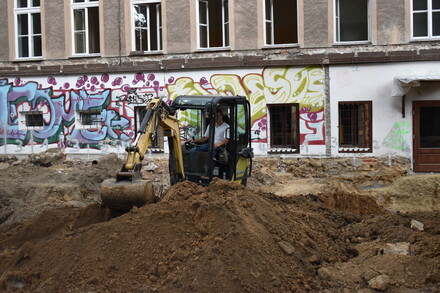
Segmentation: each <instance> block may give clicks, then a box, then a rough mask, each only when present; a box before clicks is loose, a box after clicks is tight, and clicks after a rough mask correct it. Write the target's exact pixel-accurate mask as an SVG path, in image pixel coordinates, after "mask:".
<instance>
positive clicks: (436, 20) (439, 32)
mask: <svg viewBox="0 0 440 293" xmlns="http://www.w3.org/2000/svg"><path fill="white" fill-rule="evenodd" d="M432 35H433V36H440V12H436V13H433V14H432Z"/></svg>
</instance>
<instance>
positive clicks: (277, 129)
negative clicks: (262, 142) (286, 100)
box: [267, 103, 299, 153]
mask: <svg viewBox="0 0 440 293" xmlns="http://www.w3.org/2000/svg"><path fill="white" fill-rule="evenodd" d="M267 107H268V109H269V120H270V121H269V125H270V150H269V153H298V152H299V112H298V108H299V104H297V103H295V104H276V105H267Z"/></svg>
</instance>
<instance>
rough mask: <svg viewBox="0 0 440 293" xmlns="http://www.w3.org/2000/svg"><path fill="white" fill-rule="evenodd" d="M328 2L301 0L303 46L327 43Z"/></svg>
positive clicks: (319, 45)
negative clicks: (302, 8) (302, 9)
mask: <svg viewBox="0 0 440 293" xmlns="http://www.w3.org/2000/svg"><path fill="white" fill-rule="evenodd" d="M330 1H333V0H330ZM328 2H329V0H305V1H303V7H304V11H303V21H302V23H303V25H302V30H303V38H304V39H303V43H302V44H301V45H303V46H304V47H326V46H327V45H328V44H329V40H328V31H329V29H330V28H329V25H328V24H329V21H328V13H327V12H328V7H329V6H328ZM300 22H301V21H300Z"/></svg>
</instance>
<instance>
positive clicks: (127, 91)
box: [0, 66, 325, 150]
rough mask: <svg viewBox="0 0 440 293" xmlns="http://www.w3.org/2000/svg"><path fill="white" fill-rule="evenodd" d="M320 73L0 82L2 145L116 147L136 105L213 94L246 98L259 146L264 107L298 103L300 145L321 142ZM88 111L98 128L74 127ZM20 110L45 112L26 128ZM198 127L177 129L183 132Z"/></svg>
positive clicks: (129, 131)
mask: <svg viewBox="0 0 440 293" xmlns="http://www.w3.org/2000/svg"><path fill="white" fill-rule="evenodd" d="M175 74H177V73H175ZM202 74H208V75H205V76H201V75H202ZM323 78H324V72H323V68H322V67H320V66H312V67H273V68H272V67H271V68H264V69H262V70H261V71H260V72H246V73H245V74H244V75H243V76H240V75H238V74H236V73H229V72H228V71H225V72H223V73H218V72H212V73H206V72H194V73H191V76H186V75H177V76H172V75H171V74H170V73H160V74H158V73H156V74H153V73H149V74H145V73H141V72H138V73H134V74H131V75H129V74H128V75H109V74H102V75H100V76H93V75H90V76H88V75H82V76H70V77H69V76H65V77H64V76H63V77H57V76H49V77H45V78H43V77H41V78H35V79H29V80H25V79H22V78H20V77H17V78H15V79H13V81H12V82H11V81H9V80H8V79H0V146H3V145H9V144H12V145H16V146H17V147H18V146H19V147H20V148H23V147H25V146H33V145H40V146H47V145H49V144H56V145H57V146H59V147H65V148H68V147H69V148H74V149H85V148H95V149H100V150H103V149H106V148H107V147H108V146H109V145H111V146H115V145H119V146H120V145H122V144H126V143H127V144H128V143H130V142H131V140H132V139H133V137H134V133H135V131H136V126H135V115H136V113H135V112H136V109H135V108H136V107H138V106H144V105H146V104H147V103H148V101H149V100H150V99H151V98H152V97H153V96H161V97H164V98H165V99H167V103H171V101H172V100H173V99H174V98H175V97H177V96H178V95H211V94H216V95H242V96H245V97H246V98H247V99H248V100H249V101H250V103H251V109H252V113H251V117H252V132H253V133H255V138H256V141H257V142H262V143H265V142H266V143H267V129H268V119H267V118H268V117H267V105H268V104H284V103H285V104H290V103H298V104H299V106H300V109H301V113H300V121H299V123H300V133H301V143H302V144H303V143H307V144H309V145H312V144H325V142H324V140H325V131H324V98H323V97H324V82H323ZM88 109H93V110H99V111H100V125H99V127H97V128H89V129H84V128H81V127H79V126H80V124H78V123H79V122H78V121H77V115H78V114H77V112H78V111H81V110H88ZM26 111H40V112H41V113H43V125H41V127H39V128H29V127H28V126H27V125H26V121H25V119H24V118H23V117H24V116H23V113H25V112H26ZM185 119H195V118H194V117H189V116H188V117H183V119H182V125H183V126H185ZM199 131H200V130H198V129H190V128H188V129H184V130H183V132H184V134H185V136H193V135H195V133H198V132H199ZM257 134H258V135H257ZM257 136H258V137H257Z"/></svg>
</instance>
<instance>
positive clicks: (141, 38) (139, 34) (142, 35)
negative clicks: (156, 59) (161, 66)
mask: <svg viewBox="0 0 440 293" xmlns="http://www.w3.org/2000/svg"><path fill="white" fill-rule="evenodd" d="M135 34H136V51H145V50H147V48H148V44H147V41H148V38H147V30H146V29H137V30H136V32H135Z"/></svg>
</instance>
